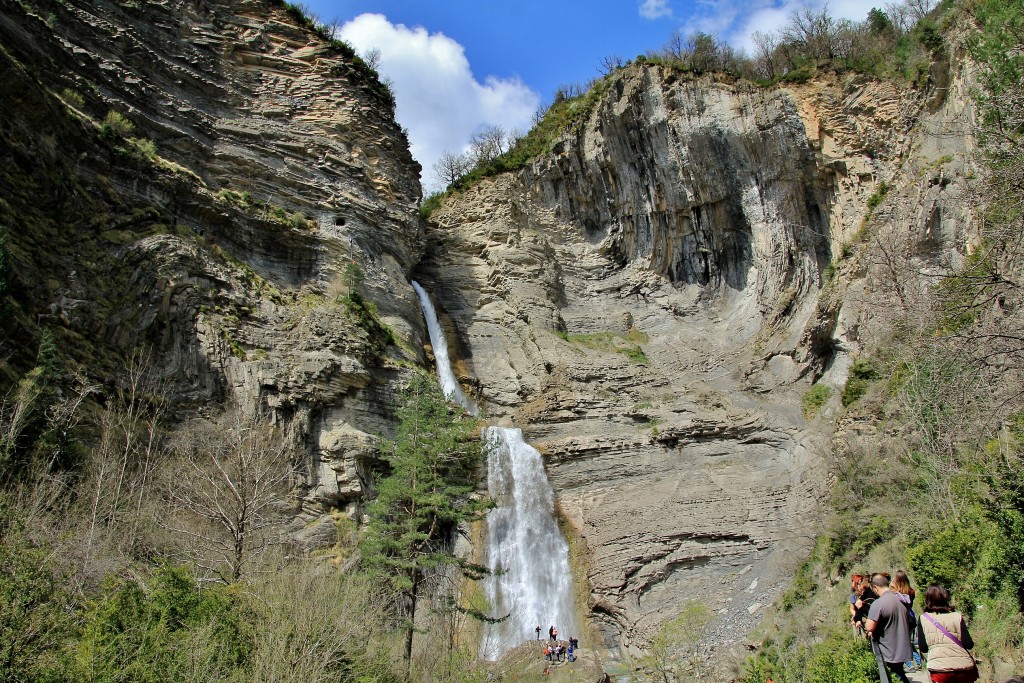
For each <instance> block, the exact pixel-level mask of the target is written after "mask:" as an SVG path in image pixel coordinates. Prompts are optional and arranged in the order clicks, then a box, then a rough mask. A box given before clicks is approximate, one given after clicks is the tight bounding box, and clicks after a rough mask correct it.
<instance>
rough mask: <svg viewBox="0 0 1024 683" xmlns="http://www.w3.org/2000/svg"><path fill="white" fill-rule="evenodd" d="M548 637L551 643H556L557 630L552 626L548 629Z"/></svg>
mask: <svg viewBox="0 0 1024 683" xmlns="http://www.w3.org/2000/svg"><path fill="white" fill-rule="evenodd" d="M548 637H549V638H551V642H552V643H557V642H558V629H557V628H555V626H554V624H552V625H551V628H549V629H548Z"/></svg>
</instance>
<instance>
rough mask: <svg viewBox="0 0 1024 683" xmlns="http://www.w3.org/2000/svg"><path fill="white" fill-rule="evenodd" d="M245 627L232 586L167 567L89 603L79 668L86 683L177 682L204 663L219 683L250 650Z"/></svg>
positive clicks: (113, 585)
mask: <svg viewBox="0 0 1024 683" xmlns="http://www.w3.org/2000/svg"><path fill="white" fill-rule="evenodd" d="M243 623H244V621H243V620H242V619H241V618H240V615H239V614H238V613H237V612H236V610H235V609H234V597H233V596H232V594H231V591H230V589H229V588H226V587H224V586H220V585H213V584H211V585H209V586H206V587H200V586H199V584H198V583H197V582H196V580H195V577H193V576H192V574H191V573H190V572H189V571H187V570H185V569H180V568H174V567H167V568H164V569H162V570H160V571H159V572H158V573H157V574H156V576H154V577H152V578H151V579H149V580H148V581H145V580H143V579H127V580H123V581H116V582H112V583H110V584H109V585H108V586H107V588H106V590H105V591H104V593H103V595H102V596H101V597H100V598H98V599H97V600H95V601H93V602H92V603H91V604H90V606H89V609H88V610H87V613H86V616H85V624H84V627H83V632H82V637H81V639H80V640H79V641H78V648H77V652H76V656H75V661H74V666H75V667H76V670H77V673H78V676H80V680H93V681H129V680H130V681H136V682H138V683H164V682H167V683H170V682H172V681H180V680H186V679H187V678H188V677H187V676H186V673H187V672H189V671H191V670H194V669H195V667H196V665H197V664H200V666H201V668H202V670H204V671H205V672H206V676H207V677H208V678H207V680H218V679H221V678H222V677H223V676H224V675H225V674H228V673H229V672H231V671H233V670H236V669H238V668H240V667H241V666H242V665H243V664H244V662H245V658H246V653H248V652H249V651H250V649H251V647H250V645H249V643H248V642H247V640H246V637H245V635H244V630H243V628H242V624H243ZM197 636H199V637H197ZM218 674H219V675H218Z"/></svg>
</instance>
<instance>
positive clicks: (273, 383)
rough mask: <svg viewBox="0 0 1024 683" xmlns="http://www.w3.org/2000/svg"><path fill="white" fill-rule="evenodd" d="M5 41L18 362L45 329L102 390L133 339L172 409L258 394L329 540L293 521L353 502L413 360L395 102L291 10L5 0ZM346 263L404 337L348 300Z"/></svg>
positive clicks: (410, 183) (409, 218)
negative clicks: (300, 455)
mask: <svg viewBox="0 0 1024 683" xmlns="http://www.w3.org/2000/svg"><path fill="white" fill-rule="evenodd" d="M0 43H2V45H3V51H2V52H0V74H2V78H0V110H2V111H0V121H2V122H0V127H2V135H3V145H2V150H3V158H4V164H3V166H4V170H3V172H2V185H3V195H2V196H3V200H4V201H3V203H2V206H0V221H2V225H3V227H4V229H5V232H6V233H7V235H8V240H7V245H8V248H9V250H10V252H11V277H10V280H11V287H10V289H11V292H12V296H13V298H14V299H15V300H16V301H18V307H17V308H15V309H13V311H12V315H11V316H9V317H8V318H6V319H5V321H4V325H5V330H4V331H5V335H4V337H5V344H4V350H5V352H6V353H10V354H12V356H11V359H12V364H11V366H14V365H16V364H17V363H18V361H19V360H20V361H21V362H22V364H23V365H30V364H31V363H32V362H33V360H34V356H35V348H36V346H35V344H34V343H33V337H34V336H35V335H37V334H38V333H39V330H40V329H42V328H47V329H50V330H51V331H52V332H53V334H54V335H55V336H56V339H57V341H58V343H60V345H61V347H62V349H63V350H64V352H65V353H66V354H67V356H68V357H69V358H70V359H71V360H72V361H73V362H77V363H79V364H80V365H81V366H82V367H84V368H86V371H87V372H88V373H89V375H90V379H91V380H93V381H99V382H100V383H101V385H103V386H104V388H103V390H102V391H103V393H107V392H108V391H113V390H114V388H115V387H116V386H117V385H118V384H119V383H120V382H121V381H122V379H123V377H124V374H125V372H124V371H125V367H126V365H127V364H128V363H130V360H129V357H130V356H131V355H132V354H133V350H134V349H138V350H140V351H139V352H140V353H141V354H142V355H143V358H144V361H143V362H144V364H145V365H146V366H147V368H148V369H150V370H151V371H152V372H153V373H154V374H156V375H158V377H159V379H160V380H161V381H162V386H163V391H165V392H166V393H167V394H168V397H169V398H170V399H171V403H172V404H173V405H175V406H176V407H177V415H178V417H180V418H184V417H187V416H189V415H193V414H196V413H197V412H198V413H207V412H212V411H215V410H217V409H219V407H220V406H221V405H222V404H223V403H224V402H230V401H241V402H246V403H253V402H258V403H261V404H263V405H264V406H266V407H268V408H269V409H271V414H272V416H273V419H275V420H278V421H281V422H282V423H283V424H285V425H286V426H287V427H288V428H289V429H290V430H291V431H292V433H293V434H294V435H295V437H296V438H297V439H298V440H299V441H300V442H301V443H303V444H304V446H305V449H304V450H305V452H306V461H305V462H304V463H303V465H302V474H303V479H302V483H301V485H300V488H299V490H298V492H297V494H298V498H297V502H298V507H299V509H300V510H301V513H300V517H299V520H298V521H297V523H296V528H297V529H298V530H299V532H298V533H299V535H300V537H303V538H305V537H306V536H309V538H308V539H307V540H308V541H309V542H310V543H316V542H323V541H325V540H327V542H333V541H330V540H329V539H332V538H333V533H334V527H333V524H332V523H329V524H327V525H326V526H324V527H323V528H322V529H321V528H320V527H319V525H317V524H306V522H311V521H314V522H315V521H317V520H323V519H328V518H327V517H326V513H327V512H329V511H330V510H331V509H333V508H336V507H341V508H346V509H348V510H349V511H350V512H353V511H354V510H355V509H356V507H357V506H358V504H359V503H361V501H362V498H363V490H364V486H365V485H367V484H368V478H369V475H368V473H367V472H366V463H367V462H368V461H370V460H372V459H373V458H374V457H375V439H376V437H375V436H373V435H376V434H381V433H388V431H389V430H390V428H391V424H392V419H391V412H392V410H393V407H394V403H395V398H394V395H395V391H396V390H397V388H398V387H400V386H401V384H402V383H403V381H402V380H403V377H404V376H405V373H406V372H407V370H403V369H402V368H403V367H407V366H408V365H409V363H410V362H412V363H421V362H423V357H422V352H421V351H413V350H409V349H421V348H422V345H423V340H424V339H425V338H426V337H425V330H424V328H423V322H422V316H421V314H420V311H419V308H418V305H417V303H416V299H415V296H414V293H413V291H412V289H411V288H410V287H409V285H408V274H409V271H410V270H411V269H412V267H413V265H414V264H415V263H416V262H417V261H419V259H420V255H421V252H422V246H423V235H422V228H421V223H420V219H419V217H418V215H417V205H418V203H419V200H420V185H419V178H418V174H419V165H418V164H417V163H416V162H415V161H414V160H413V159H412V157H411V156H410V153H409V148H408V140H407V139H406V136H405V133H404V131H402V130H401V128H400V127H399V126H398V125H397V124H396V123H395V121H394V117H393V113H394V111H393V99H392V97H391V94H390V92H389V91H388V90H387V88H386V87H385V86H384V85H382V84H381V82H380V81H379V80H378V79H377V76H376V74H375V73H374V72H373V71H372V70H370V69H369V68H368V67H366V65H365V64H363V63H362V62H361V61H360V60H359V59H358V58H356V57H354V56H353V54H352V52H351V49H350V48H347V46H344V45H340V44H331V43H330V42H329V41H325V40H324V39H322V38H321V37H318V36H317V35H316V34H314V32H313V31H311V30H310V28H309V27H308V26H306V25H304V24H303V23H302V22H301V21H299V19H298V18H297V17H296V16H295V14H294V13H290V12H289V11H287V10H286V8H285V7H284V6H283V3H277V4H275V3H271V2H262V1H256V0H237V1H230V2H229V1H226V0H225V1H217V0H199V1H193V0H162V1H153V2H150V1H147V2H143V3H138V2H114V1H104V0H99V1H96V2H94V1H93V0H88V1H86V0H81V1H75V0H68V1H62V2H56V1H54V2H47V1H45V0H43V1H40V2H17V3H15V2H12V3H4V5H3V7H2V8H0ZM118 117H120V118H118ZM353 265H354V266H357V267H358V268H359V269H360V270H361V271H362V273H363V274H364V275H365V280H364V281H363V282H362V284H361V285H360V286H359V288H360V291H361V294H362V297H363V299H365V300H367V301H369V302H372V304H373V305H374V306H375V307H376V311H377V312H378V314H379V316H380V318H381V320H382V321H383V322H384V323H386V324H388V325H389V326H390V327H391V328H392V330H393V331H394V333H395V335H396V336H397V337H398V338H400V339H401V340H404V342H403V346H404V349H405V350H403V348H399V347H398V346H396V345H395V344H392V343H389V342H388V340H387V338H386V336H382V334H381V330H379V329H376V328H374V327H373V326H372V325H367V324H365V320H360V316H359V312H358V311H355V312H353V311H352V310H350V307H346V305H345V304H344V303H343V300H342V299H341V298H340V297H341V295H344V294H346V293H347V292H348V291H349V289H350V286H348V285H346V278H345V272H346V269H348V268H349V267H350V266H353ZM350 284H351V283H350ZM11 366H5V369H6V368H8V367H11ZM318 534H321V535H322V538H321V539H320V541H317V540H316V537H317V535H318Z"/></svg>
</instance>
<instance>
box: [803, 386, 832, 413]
mask: <svg viewBox="0 0 1024 683" xmlns="http://www.w3.org/2000/svg"><path fill="white" fill-rule="evenodd" d="M831 397H832V387H830V386H828V385H826V384H815V385H814V386H812V387H811V388H810V389H808V390H807V392H806V393H805V394H804V396H803V399H801V404H802V408H803V414H804V417H805V418H807V419H808V420H810V419H811V418H813V417H814V416H815V415H817V414H818V413H819V412H820V411H821V409H822V408H823V407H824V406H825V404H826V403H828V400H829V399H830V398H831Z"/></svg>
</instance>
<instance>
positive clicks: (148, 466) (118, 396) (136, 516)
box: [83, 355, 166, 570]
mask: <svg viewBox="0 0 1024 683" xmlns="http://www.w3.org/2000/svg"><path fill="white" fill-rule="evenodd" d="M148 367H150V362H149V358H148V357H147V356H142V355H140V356H136V357H135V358H133V359H132V361H131V364H130V365H129V367H128V368H127V371H126V372H125V374H124V378H125V379H124V382H123V384H122V386H120V387H119V388H118V389H117V391H116V392H115V393H114V395H113V396H110V397H108V399H107V403H106V406H105V408H104V411H103V414H102V415H101V416H100V440H99V444H98V446H97V447H96V449H95V451H94V452H93V456H92V458H91V460H90V463H89V468H88V475H87V482H88V485H89V488H90V489H91V499H92V500H91V506H90V510H89V526H88V531H87V533H86V542H85V557H84V559H83V562H84V567H85V569H86V570H88V569H89V565H90V564H91V562H92V560H93V555H94V552H93V545H94V543H95V541H96V538H97V534H100V535H106V536H109V537H110V538H115V539H116V540H117V544H118V546H119V548H120V549H121V550H122V551H123V552H127V553H130V552H131V549H132V548H133V547H134V546H135V544H136V542H137V540H138V534H139V523H140V518H141V512H142V506H143V504H144V502H145V499H146V494H147V489H148V487H149V486H150V485H151V483H152V479H153V470H154V466H155V463H156V462H158V461H159V460H160V456H161V453H162V449H163V443H162V439H161V436H160V430H161V428H162V425H161V422H162V420H163V416H164V411H165V409H166V406H165V402H164V397H163V391H162V388H161V386H160V383H159V382H158V381H157V380H156V379H154V378H153V377H152V375H151V374H150V373H149V372H147V370H146V369H147V368H148Z"/></svg>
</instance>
